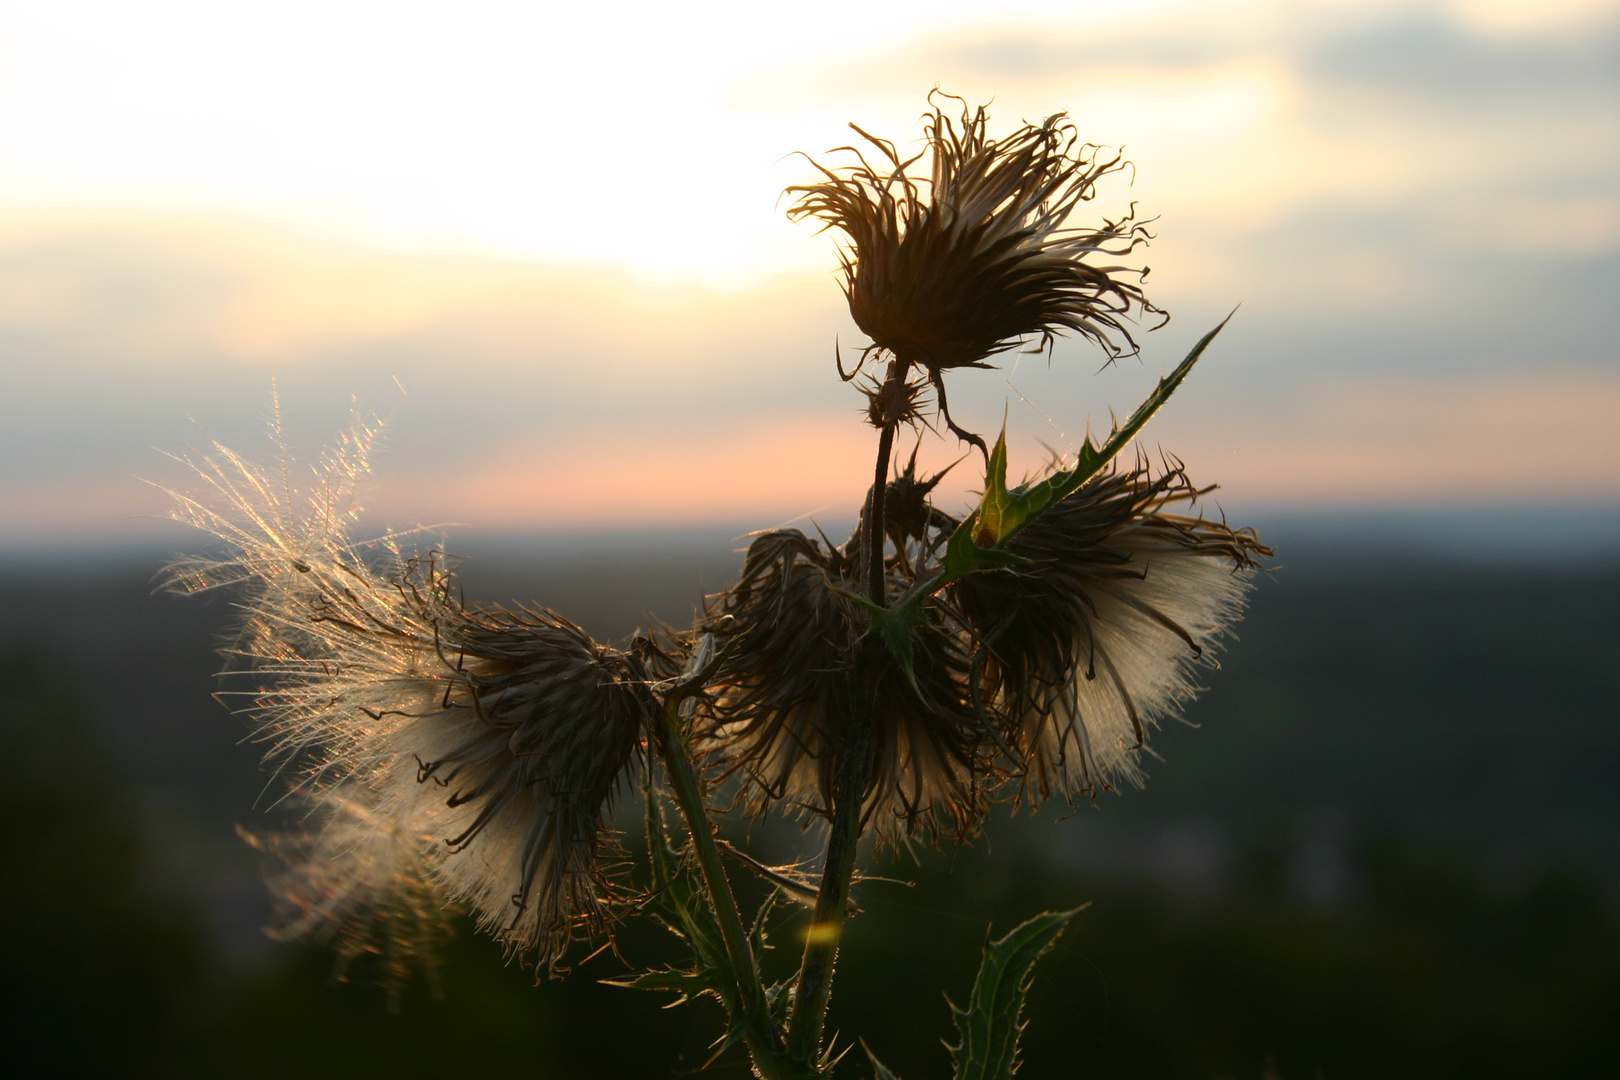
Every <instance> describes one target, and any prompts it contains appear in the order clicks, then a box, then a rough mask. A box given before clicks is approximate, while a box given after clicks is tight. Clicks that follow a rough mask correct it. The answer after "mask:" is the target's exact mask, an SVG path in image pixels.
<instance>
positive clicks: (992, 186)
mask: <svg viewBox="0 0 1620 1080" xmlns="http://www.w3.org/2000/svg"><path fill="white" fill-rule="evenodd" d="M936 95H937V97H939V98H948V95H943V94H938V92H937V91H936V92H935V93H934V94H930V95H929V99H930V102H931V103H932V102H934V101H935V98H936ZM949 100H953V101H960V99H954V98H952V99H949ZM988 121H989V117H988V115H987V114H986V112H985V109H984V108H983V107H980V108H978V109H969V108H968V107H967V105H966V103H965V102H963V103H962V112H961V116H960V118H959V119H955V120H953V119H952V118H951V117H950V116H948V115H947V114H946V112H945V111H944V108H943V107H941V106H940V105H937V104H935V105H934V108H933V111H932V112H931V113H928V114H925V119H924V123H923V138H924V142H925V144H926V145H925V147H924V149H923V151H922V152H921V153H919V154H917V155H916V156H914V157H909V158H907V157H903V156H902V155H901V154H900V152H899V151H898V150H897V149H896V147H895V144H894V143H892V142H889V141H888V140H886V139H880V138H878V137H876V136H873V135H869V134H867V133H866V132H865V131H862V130H861V129H860V128H859V127H855V126H854V125H853V124H852V125H851V127H854V128H855V131H856V132H858V133H859V134H860V135H861V136H862V138H864V139H865V141H866V142H867V143H868V144H869V149H868V150H867V151H866V152H867V153H874V152H875V156H874V158H873V159H872V160H868V158H867V157H866V156H865V154H863V153H862V151H861V150H859V149H856V148H852V147H850V148H845V149H846V150H847V152H849V153H851V154H853V155H854V157H855V163H854V164H852V165H847V166H838V167H828V166H825V165H820V164H817V166H816V167H817V168H818V169H819V170H820V171H821V173H822V175H823V176H824V177H825V178H826V179H825V180H823V181H822V182H821V183H817V184H808V185H801V186H795V187H790V188H788V189H787V190H788V192H789V193H791V194H794V195H796V196H797V199H796V201H795V202H794V203H793V205H792V206H791V207H790V208H789V210H788V216H789V217H791V218H793V219H794V220H800V219H803V218H815V219H817V220H819V221H821V222H823V223H824V224H825V227H827V228H837V229H839V230H841V231H842V232H843V233H844V235H845V236H846V237H847V238H848V242H849V246H848V247H847V248H846V249H845V250H844V251H843V252H842V254H841V260H842V263H843V269H844V279H845V280H844V292H845V294H846V296H847V297H848V300H849V310H850V314H851V315H852V316H853V317H854V319H855V322H856V325H858V326H859V327H860V328H861V330H862V331H864V332H865V333H866V334H867V336H868V337H870V338H871V339H872V345H871V347H870V350H876V351H881V352H886V353H890V354H892V355H894V356H897V357H900V358H901V359H902V360H904V361H905V362H906V363H907V364H914V365H916V366H918V367H920V368H925V369H927V370H928V371H929V372H930V373H931V374H934V375H936V376H937V374H938V373H939V372H940V371H944V370H948V369H950V368H959V367H979V366H984V361H985V360H986V359H987V358H989V357H991V356H994V355H995V354H997V353H1000V352H1003V351H1005V350H1007V349H1009V348H1012V347H1013V346H1014V345H1016V344H1018V343H1019V342H1021V341H1023V340H1025V339H1028V338H1031V337H1034V338H1036V339H1038V341H1039V343H1040V346H1041V347H1047V348H1049V347H1050V346H1051V344H1052V341H1053V339H1054V337H1055V336H1056V335H1058V334H1061V333H1065V332H1070V333H1075V334H1078V335H1080V336H1081V337H1085V338H1087V339H1089V340H1091V341H1093V342H1095V343H1097V344H1098V345H1099V346H1101V347H1102V348H1103V349H1104V350H1105V351H1107V352H1108V354H1109V355H1110V357H1114V356H1118V355H1121V354H1122V353H1127V352H1134V351H1135V350H1136V342H1135V339H1134V337H1133V336H1132V331H1131V329H1130V326H1129V322H1130V321H1131V320H1133V319H1134V318H1135V317H1138V316H1140V315H1143V314H1162V312H1161V311H1160V310H1159V309H1158V308H1156V307H1154V306H1153V304H1152V303H1150V302H1149V301H1148V299H1147V297H1146V295H1145V294H1144V293H1143V292H1142V289H1141V286H1140V279H1141V277H1142V276H1143V275H1144V274H1145V273H1146V270H1145V269H1135V268H1132V267H1128V266H1122V265H1117V264H1115V261H1114V260H1117V259H1120V258H1124V257H1127V256H1129V255H1130V254H1132V253H1133V252H1134V251H1135V249H1136V248H1137V247H1138V246H1139V245H1141V244H1144V243H1146V242H1147V240H1149V239H1150V238H1151V237H1150V235H1149V234H1148V232H1147V231H1146V228H1145V226H1144V224H1143V223H1141V222H1139V221H1137V220H1136V217H1135V209H1134V207H1133V208H1132V210H1131V212H1130V213H1128V214H1126V215H1125V216H1124V217H1123V218H1121V219H1119V220H1117V221H1109V220H1106V219H1105V220H1104V221H1102V222H1101V223H1100V224H1098V225H1095V226H1092V227H1081V228H1071V227H1067V226H1066V223H1067V221H1068V219H1069V217H1070V215H1071V213H1072V212H1073V211H1074V210H1075V209H1076V208H1077V207H1078V206H1079V204H1080V203H1082V202H1085V201H1087V200H1090V199H1092V198H1093V197H1094V196H1095V195H1096V185H1097V182H1098V181H1099V180H1101V179H1102V178H1103V177H1105V176H1107V175H1108V174H1110V173H1113V172H1117V171H1120V170H1123V169H1125V168H1127V163H1126V162H1125V161H1124V160H1123V159H1122V158H1121V157H1120V156H1119V155H1117V154H1113V155H1110V154H1106V153H1104V152H1103V150H1102V148H1100V147H1097V146H1094V145H1090V144H1085V143H1082V142H1081V141H1080V138H1079V135H1078V133H1077V131H1076V129H1075V127H1074V125H1072V124H1070V123H1068V122H1067V120H1066V118H1065V114H1062V113H1058V114H1056V115H1054V116H1051V117H1048V118H1047V119H1046V120H1045V121H1044V122H1043V123H1041V124H1038V125H1037V124H1027V123H1026V124H1024V125H1023V126H1022V127H1020V128H1019V129H1018V130H1016V131H1015V132H1013V133H1012V134H1011V135H1010V136H1007V137H1006V138H1004V139H1000V140H996V139H992V138H990V136H989V132H988ZM924 159H926V163H924ZM925 171H926V174H927V175H926V178H924V177H923V176H922V175H921V174H922V173H924V172H925ZM1133 278H1134V279H1136V280H1131V279H1133ZM870 350H869V351H870Z"/></svg>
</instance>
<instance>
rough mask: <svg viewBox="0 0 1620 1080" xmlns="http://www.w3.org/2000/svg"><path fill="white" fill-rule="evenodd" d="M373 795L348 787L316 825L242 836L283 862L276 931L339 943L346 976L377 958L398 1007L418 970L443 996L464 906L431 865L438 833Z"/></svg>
mask: <svg viewBox="0 0 1620 1080" xmlns="http://www.w3.org/2000/svg"><path fill="white" fill-rule="evenodd" d="M372 799H373V794H372V793H371V792H369V791H366V790H365V789H364V788H363V787H361V786H360V785H358V784H343V785H339V786H338V787H336V788H334V789H332V790H330V791H326V792H324V793H322V794H321V796H320V797H319V798H318V799H317V800H315V803H314V805H313V806H312V807H311V809H312V810H313V813H314V822H313V825H314V828H313V829H306V830H302V831H297V832H288V833H269V834H255V833H248V832H246V831H242V836H243V838H244V839H245V840H247V842H248V843H249V844H251V845H252V846H254V847H256V848H258V849H259V850H261V851H264V852H267V853H269V854H271V855H273V856H275V857H276V858H277V859H279V860H280V861H281V862H282V864H283V868H282V870H281V871H280V872H278V873H276V874H274V875H273V876H272V877H271V879H270V886H271V889H272V891H273V893H274V894H275V899H276V921H275V923H274V925H273V926H272V927H271V928H270V929H269V931H268V933H269V934H270V936H271V937H272V938H274V939H276V940H278V941H302V940H313V941H317V942H321V943H323V944H330V945H331V946H332V947H333V949H334V951H336V952H337V954H338V957H339V962H338V971H337V976H338V978H340V979H345V980H347V979H348V978H350V977H352V976H353V975H354V974H355V968H356V967H359V966H362V965H366V964H368V963H369V964H372V965H374V967H375V976H376V979H377V982H378V983H379V984H380V985H381V986H382V987H383V989H384V990H385V991H386V992H387V994H388V997H389V1003H390V1006H391V1007H397V1005H398V1001H399V997H400V994H401V993H402V991H403V989H404V985H405V983H406V982H407V981H409V979H410V977H411V976H412V975H413V974H416V973H418V972H420V973H422V974H425V975H427V977H428V979H429V980H430V982H431V983H432V984H433V990H434V995H435V996H437V995H438V992H439V986H438V973H439V964H440V960H441V957H442V956H443V952H444V949H445V947H446V946H447V945H449V943H450V940H451V939H452V938H453V937H454V931H453V929H452V927H451V920H452V918H453V917H454V916H455V915H456V914H458V913H459V911H458V909H457V908H456V906H455V905H453V904H451V903H450V902H449V901H448V900H447V899H446V898H445V895H444V891H443V889H442V888H441V887H440V885H439V882H438V881H437V880H436V878H435V877H434V875H433V872H432V870H431V859H432V855H433V846H434V845H435V844H436V843H437V838H436V837H434V836H432V835H431V834H429V833H426V832H422V831H420V830H419V829H418V828H416V827H415V826H414V825H413V823H411V822H407V821H401V820H399V819H394V818H389V817H386V816H384V815H382V814H381V813H379V812H378V811H377V809H376V807H375V806H374V805H372Z"/></svg>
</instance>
